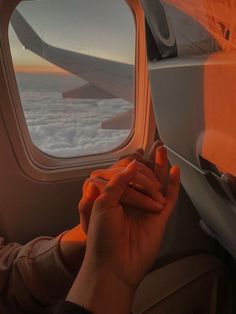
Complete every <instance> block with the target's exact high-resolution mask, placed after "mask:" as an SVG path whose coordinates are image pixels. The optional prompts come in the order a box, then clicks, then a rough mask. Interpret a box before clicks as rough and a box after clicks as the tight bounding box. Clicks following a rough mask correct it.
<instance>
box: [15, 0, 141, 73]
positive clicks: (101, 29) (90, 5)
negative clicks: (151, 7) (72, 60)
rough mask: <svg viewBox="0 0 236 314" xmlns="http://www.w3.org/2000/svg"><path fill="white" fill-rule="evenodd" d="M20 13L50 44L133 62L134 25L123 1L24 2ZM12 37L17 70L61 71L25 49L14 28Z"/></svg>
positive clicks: (70, 0)
mask: <svg viewBox="0 0 236 314" xmlns="http://www.w3.org/2000/svg"><path fill="white" fill-rule="evenodd" d="M18 10H19V11H20V13H21V14H22V15H23V16H24V17H25V19H26V20H27V21H28V22H29V23H30V24H31V26H32V27H33V29H34V30H35V31H36V32H37V33H38V34H39V36H40V37H41V38H42V39H43V40H44V41H45V42H47V43H48V44H51V45H53V46H57V47H60V48H63V49H67V50H71V51H77V52H80V53H84V54H88V55H95V56H98V57H102V58H107V59H112V60H116V61H121V62H125V63H134V46H135V26H134V20H133V17H132V13H131V11H130V10H129V8H128V6H127V5H126V3H125V1H124V0H38V1H22V2H21V3H20V5H19V6H18ZM9 38H10V46H11V52H12V57H13V63H14V66H15V68H16V70H17V71H20V72H35V71H37V72H45V71H54V72H58V71H60V69H58V68H55V67H52V66H51V65H50V64H49V63H48V62H46V61H44V60H42V59H41V58H39V57H37V56H35V55H34V54H32V53H31V52H30V51H27V50H24V48H23V47H22V44H21V43H20V42H19V40H18V39H17V37H16V35H15V33H14V31H13V29H12V27H10V29H9Z"/></svg>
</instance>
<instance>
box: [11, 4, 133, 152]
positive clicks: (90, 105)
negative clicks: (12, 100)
mask: <svg viewBox="0 0 236 314" xmlns="http://www.w3.org/2000/svg"><path fill="white" fill-rule="evenodd" d="M9 40H10V46H11V53H12V58H13V64H14V68H15V72H16V78H17V83H18V88H19V92H20V97H21V103H22V106H23V110H24V114H25V119H26V122H27V125H28V128H29V133H30V136H31V139H32V142H33V143H34V144H35V145H36V146H37V147H38V148H39V149H40V150H42V151H43V152H45V153H47V154H49V155H52V156H56V157H75V156H82V155H91V154H97V153H102V152H106V151H110V150H112V149H115V148H116V147H118V146H119V145H121V144H122V143H124V142H125V140H126V139H127V138H128V137H129V135H130V133H131V129H132V127H133V112H134V105H133V103H134V62H135V25H134V20H133V16H132V13H131V11H130V9H129V8H128V6H127V5H126V3H125V1H124V0H100V1H98V0H86V1H84V0H51V1H50V0H47V1H45V0H39V1H22V2H21V3H20V4H19V5H18V7H17V8H16V10H15V11H14V13H13V15H12V18H11V23H10V28H9Z"/></svg>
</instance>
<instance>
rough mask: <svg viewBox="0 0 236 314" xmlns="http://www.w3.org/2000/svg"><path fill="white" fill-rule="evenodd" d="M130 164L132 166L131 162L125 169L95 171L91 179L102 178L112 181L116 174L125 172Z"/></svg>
mask: <svg viewBox="0 0 236 314" xmlns="http://www.w3.org/2000/svg"><path fill="white" fill-rule="evenodd" d="M129 164H130V162H129V163H128V164H127V165H126V166H125V167H121V166H120V167H115V168H109V169H104V170H96V171H93V172H92V173H91V175H90V178H96V177H98V178H101V179H104V180H110V179H111V177H113V176H114V175H115V174H117V173H119V172H121V171H123V170H124V169H125V168H126V167H127V166H128V165H129Z"/></svg>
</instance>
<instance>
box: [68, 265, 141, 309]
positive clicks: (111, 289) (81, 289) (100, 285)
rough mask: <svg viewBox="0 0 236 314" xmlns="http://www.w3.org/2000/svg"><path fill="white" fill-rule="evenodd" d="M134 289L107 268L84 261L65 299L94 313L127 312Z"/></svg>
mask: <svg viewBox="0 0 236 314" xmlns="http://www.w3.org/2000/svg"><path fill="white" fill-rule="evenodd" d="M134 293H135V289H134V288H133V287H131V286H129V285H127V284H126V283H125V282H123V281H122V280H120V279H119V278H118V277H117V276H116V274H114V273H113V272H112V271H110V270H109V269H105V268H102V267H97V266H95V265H92V263H87V262H85V263H84V264H83V266H82V267H81V270H80V272H79V274H78V276H77V278H76V280H75V281H74V284H73V286H72V288H71V290H70V292H69V294H68V297H67V301H70V302H73V303H76V304H79V305H81V306H83V307H85V308H86V309H87V310H89V311H91V312H92V313H94V314H108V313H109V314H110V313H113V314H126V313H127V314H128V313H130V309H131V306H132V302H133V297H134Z"/></svg>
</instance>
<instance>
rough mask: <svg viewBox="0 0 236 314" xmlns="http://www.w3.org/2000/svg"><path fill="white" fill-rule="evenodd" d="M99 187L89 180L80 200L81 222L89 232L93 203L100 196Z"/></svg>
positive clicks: (83, 227)
mask: <svg viewBox="0 0 236 314" xmlns="http://www.w3.org/2000/svg"><path fill="white" fill-rule="evenodd" d="M99 194H100V193H99V189H98V187H97V186H96V185H95V184H93V183H92V182H88V183H87V186H86V189H85V190H84V193H83V197H82V199H81V200H80V202H79V214H80V223H81V227H82V229H83V231H84V232H85V233H86V234H87V231H88V226H89V220H90V216H91V212H92V208H93V204H94V202H95V200H96V199H97V197H98V196H99Z"/></svg>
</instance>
